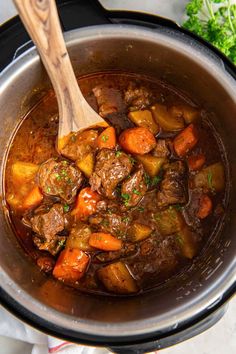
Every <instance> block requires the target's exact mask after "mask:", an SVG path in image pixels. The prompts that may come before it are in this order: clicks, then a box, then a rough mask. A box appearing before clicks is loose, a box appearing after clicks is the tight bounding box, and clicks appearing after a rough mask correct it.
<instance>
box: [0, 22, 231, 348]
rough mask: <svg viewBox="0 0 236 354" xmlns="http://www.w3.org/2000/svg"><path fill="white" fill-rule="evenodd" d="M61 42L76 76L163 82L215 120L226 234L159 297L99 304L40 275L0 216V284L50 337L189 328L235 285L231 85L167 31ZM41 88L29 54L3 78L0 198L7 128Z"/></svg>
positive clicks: (116, 32)
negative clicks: (222, 152)
mask: <svg viewBox="0 0 236 354" xmlns="http://www.w3.org/2000/svg"><path fill="white" fill-rule="evenodd" d="M65 38H66V42H67V45H68V49H69V53H70V57H71V59H72V62H73V66H74V69H75V72H76V73H79V75H85V74H90V73H95V72H99V71H105V70H114V69H115V70H122V71H128V72H134V73H139V74H145V75H148V76H150V77H153V78H161V79H164V80H165V81H167V82H169V83H170V84H172V85H173V86H175V87H177V88H178V89H181V90H183V91H185V92H188V94H189V96H190V97H193V98H195V99H196V102H198V103H200V104H201V105H202V106H203V107H204V108H206V109H207V110H209V111H211V112H212V113H216V114H217V116H214V114H212V120H213V123H214V125H215V127H216V130H217V131H218V132H219V133H220V136H221V139H222V141H223V143H224V144H225V147H226V151H227V158H228V161H229V162H230V165H229V167H230V175H231V181H232V183H231V184H230V193H229V202H228V208H227V216H226V219H225V225H224V227H223V229H222V230H218V231H216V233H215V235H214V237H213V238H212V240H211V242H209V243H208V245H207V247H205V249H204V250H203V251H202V252H201V254H200V256H199V257H197V258H196V259H195V261H194V263H193V265H192V266H191V267H190V268H189V269H188V270H187V271H186V272H184V273H182V274H180V275H179V276H176V277H175V278H173V279H171V280H170V281H168V282H166V283H165V284H163V285H162V286H161V287H159V288H157V289H155V290H152V291H150V292H147V293H145V294H143V295H139V296H134V297H129V298H115V297H112V296H111V297H100V296H93V295H86V294H83V293H80V292H78V291H74V290H73V289H70V288H68V287H65V286H63V285H62V284H60V283H58V282H56V281H54V280H53V279H49V278H48V277H46V276H45V275H44V274H42V273H41V272H40V271H39V270H38V268H37V267H36V266H35V265H34V264H33V262H32V261H31V259H30V258H29V257H28V256H27V255H25V254H24V252H23V251H22V249H21V247H20V246H19V245H18V243H17V241H16V238H15V236H14V234H13V232H12V230H11V228H10V226H9V224H8V223H7V221H6V217H5V206H3V208H1V212H0V238H1V241H0V268H1V270H0V284H1V287H2V289H3V290H4V291H5V292H6V293H7V294H8V296H9V297H10V298H12V299H15V301H16V303H17V304H18V305H19V306H20V307H21V309H23V310H22V311H23V312H24V310H25V311H28V312H30V313H31V314H32V319H33V323H36V324H37V320H38V319H42V320H44V321H45V323H46V324H47V325H48V326H49V327H50V326H54V328H56V330H57V329H58V331H57V332H58V336H62V337H63V336H64V335H65V333H66V332H67V331H68V330H69V331H70V333H72V334H73V336H74V337H78V338H89V339H90V340H91V341H95V342H102V338H104V337H106V341H109V338H110V339H114V338H115V339H116V341H117V342H119V341H120V342H122V341H124V340H126V339H127V338H130V339H134V338H137V337H138V336H139V338H141V337H142V336H143V337H146V336H148V335H150V334H151V333H155V335H156V336H157V337H158V336H162V335H165V334H166V333H169V332H171V331H173V330H178V328H181V327H183V326H184V325H186V324H187V323H188V321H189V319H190V318H191V320H193V321H194V320H197V319H198V318H200V317H201V316H202V315H203V313H205V312H206V311H208V310H209V309H210V308H211V307H212V306H213V305H214V304H216V303H217V302H218V301H220V300H221V298H222V296H223V294H225V293H226V292H227V291H228V290H229V289H230V287H232V286H233V284H235V281H236V198H235V196H236V187H235V186H236V154H235V151H236V139H235V136H236V81H235V80H234V79H233V78H232V76H231V75H230V74H229V73H228V72H227V71H226V70H225V67H224V64H223V62H222V61H221V60H220V59H219V58H218V57H217V56H215V55H214V54H212V53H211V52H210V51H209V50H208V49H207V48H206V47H204V46H203V45H201V44H199V43H198V42H196V41H195V40H193V39H191V38H190V37H189V36H187V35H185V34H183V33H178V32H177V31H174V30H167V29H163V28H161V27H160V28H159V29H155V30H151V29H145V28H142V27H138V26H132V25H100V26H92V27H87V28H84V29H77V30H74V31H71V32H68V33H66V36H65ZM48 87H50V83H49V80H48V78H47V75H46V73H45V70H44V68H43V66H42V64H41V62H40V59H39V56H38V54H37V51H36V50H35V49H30V50H29V51H27V52H26V53H24V54H23V55H22V56H20V57H19V58H18V59H16V60H15V61H14V62H13V63H12V64H11V65H9V66H8V67H7V68H6V69H5V70H4V71H3V72H2V75H1V77H0V122H1V130H0V139H1V140H0V152H1V154H0V155H1V179H2V182H1V189H2V190H1V194H3V189H4V187H3V186H4V166H5V160H6V150H7V148H8V147H9V144H10V141H11V139H12V136H13V134H14V131H15V128H16V126H17V124H18V123H19V122H20V121H21V119H22V117H23V116H24V114H25V113H26V112H27V111H28V110H30V109H31V108H32V107H33V106H34V104H35V103H36V102H37V101H38V100H39V99H40V97H42V96H43V95H44V94H45V92H46V91H47V89H48ZM216 117H217V118H216ZM228 177H229V176H228ZM39 328H40V326H39ZM61 328H63V330H64V332H63V333H60V331H59V329H61Z"/></svg>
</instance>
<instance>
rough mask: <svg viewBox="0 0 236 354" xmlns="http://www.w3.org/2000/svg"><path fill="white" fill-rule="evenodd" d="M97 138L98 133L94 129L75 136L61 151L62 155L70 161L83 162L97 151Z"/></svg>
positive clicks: (72, 136)
mask: <svg viewBox="0 0 236 354" xmlns="http://www.w3.org/2000/svg"><path fill="white" fill-rule="evenodd" d="M97 137H98V132H97V131H96V130H92V129H90V130H85V131H83V132H82V133H79V134H73V135H71V137H70V139H69V141H68V142H67V144H66V145H65V146H64V147H63V149H61V153H62V155H64V156H66V157H68V159H71V160H73V161H81V160H83V159H84V158H85V157H86V156H87V155H88V154H89V153H91V152H92V151H93V150H94V149H96V143H97Z"/></svg>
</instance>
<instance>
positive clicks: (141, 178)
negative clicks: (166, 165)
mask: <svg viewBox="0 0 236 354" xmlns="http://www.w3.org/2000/svg"><path fill="white" fill-rule="evenodd" d="M146 191H147V185H146V183H145V172H144V169H143V167H141V166H140V168H139V169H138V170H137V171H136V172H134V173H133V175H132V176H131V177H130V178H128V179H127V180H126V181H125V182H123V183H122V186H121V197H122V198H123V201H124V205H125V206H126V207H127V208H130V207H133V206H135V205H137V204H138V202H139V201H140V200H141V199H142V197H143V196H144V194H145V193H146Z"/></svg>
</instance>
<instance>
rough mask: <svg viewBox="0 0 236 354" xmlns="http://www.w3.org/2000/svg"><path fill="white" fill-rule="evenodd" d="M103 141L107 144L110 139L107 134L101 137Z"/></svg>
mask: <svg viewBox="0 0 236 354" xmlns="http://www.w3.org/2000/svg"><path fill="white" fill-rule="evenodd" d="M101 139H102V141H103V142H104V143H105V142H107V140H108V139H109V137H108V136H107V135H106V134H103V135H102V137H101Z"/></svg>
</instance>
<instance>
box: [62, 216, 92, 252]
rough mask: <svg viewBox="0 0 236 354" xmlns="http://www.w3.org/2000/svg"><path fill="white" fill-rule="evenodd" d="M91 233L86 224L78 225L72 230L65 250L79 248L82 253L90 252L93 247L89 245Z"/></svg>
mask: <svg viewBox="0 0 236 354" xmlns="http://www.w3.org/2000/svg"><path fill="white" fill-rule="evenodd" d="M91 233H92V231H91V229H90V227H89V226H88V225H86V224H82V223H78V224H77V225H76V226H75V227H74V228H72V230H71V232H70V235H69V237H68V238H67V241H66V246H65V247H66V248H79V249H80V250H82V251H92V250H94V248H93V247H91V246H90V245H89V237H90V235H91Z"/></svg>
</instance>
